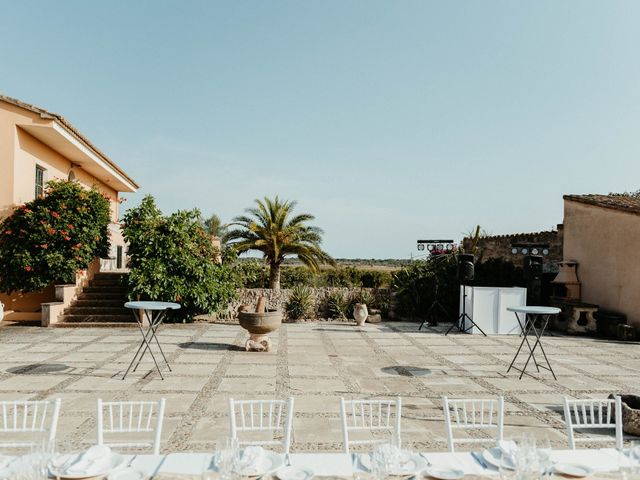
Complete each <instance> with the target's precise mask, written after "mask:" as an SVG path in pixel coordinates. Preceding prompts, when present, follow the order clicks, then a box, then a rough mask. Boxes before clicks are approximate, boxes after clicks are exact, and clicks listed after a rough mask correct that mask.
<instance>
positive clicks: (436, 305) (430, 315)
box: [418, 283, 449, 331]
mask: <svg viewBox="0 0 640 480" xmlns="http://www.w3.org/2000/svg"><path fill="white" fill-rule="evenodd" d="M436 310H439V311H440V312H441V313H443V314H444V318H449V312H447V309H446V308H444V305H442V304H441V303H440V300H438V284H437V283H436V288H435V298H434V299H433V302H431V305H430V306H429V308H428V309H427V313H426V314H425V317H424V320H422V323H421V324H420V327H419V328H418V331H420V330H422V327H424V325H425V324H427V326H430V327H431V326H434V327H435V326H436V325H438V319H437V316H436V315H437V314H436ZM431 319H433V320H434V321H433V322H432V321H431Z"/></svg>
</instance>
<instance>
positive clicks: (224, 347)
mask: <svg viewBox="0 0 640 480" xmlns="http://www.w3.org/2000/svg"><path fill="white" fill-rule="evenodd" d="M417 327H418V324H415V323H399V322H398V323H395V322H394V323H382V324H377V325H365V326H364V327H361V328H359V327H355V326H354V325H350V324H345V323H340V324H330V323H321V324H320V323H318V324H315V323H304V324H285V325H283V326H282V328H281V329H280V330H279V331H278V332H276V333H274V334H273V335H272V351H270V352H268V353H255V352H245V351H244V348H243V347H244V342H245V340H246V338H247V336H246V333H245V332H244V330H242V329H241V328H240V327H239V326H237V325H216V324H193V325H166V326H163V327H162V329H161V330H160V332H159V338H160V341H161V342H162V344H163V345H164V346H165V353H166V354H167V357H168V360H169V362H170V363H171V365H172V370H173V371H172V372H169V371H167V370H166V369H164V370H163V374H164V375H165V380H161V379H160V377H159V376H158V374H157V372H156V371H155V366H154V364H153V362H152V361H151V358H150V357H147V358H145V360H144V361H143V362H142V363H141V365H140V367H139V368H138V371H136V372H133V373H131V374H130V375H129V376H128V377H127V379H126V380H122V379H121V376H122V374H123V373H124V371H125V370H126V368H127V366H128V365H129V361H130V359H131V358H132V356H133V354H134V352H135V350H136V349H137V348H138V345H139V342H140V336H139V335H137V334H134V333H133V332H132V330H131V329H96V328H87V329H77V330H73V331H69V330H66V329H65V330H62V329H43V328H36V327H20V326H7V327H2V328H0V335H2V338H3V342H1V343H0V353H1V354H2V358H0V400H10V399H43V398H56V397H58V398H61V399H62V402H63V406H62V413H61V418H60V428H59V432H60V435H61V436H62V437H64V439H63V441H70V442H73V443H76V444H77V445H81V446H88V445H90V444H92V443H93V442H94V441H95V408H96V407H95V405H96V399H97V398H103V399H105V400H127V399H132V400H143V399H149V400H151V399H157V398H160V397H165V398H166V399H167V410H166V416H167V418H166V422H165V428H164V429H163V435H162V441H163V450H165V451H176V450H194V449H195V450H203V449H211V448H213V447H214V446H215V445H216V443H218V442H220V441H221V440H222V439H223V438H224V437H225V436H226V435H227V432H228V418H227V410H228V400H229V397H234V398H238V399H242V398H265V399H267V398H273V397H278V398H284V397H287V396H290V395H291V396H294V397H295V399H296V403H295V411H296V416H295V419H294V444H293V450H294V451H313V450H333V451H337V450H340V449H341V448H342V445H341V427H340V419H339V408H340V397H347V398H391V397H395V396H397V395H401V396H402V397H403V420H402V430H403V435H402V437H403V443H404V445H406V446H407V447H409V448H415V449H423V450H444V449H445V448H446V434H445V429H444V419H443V412H442V395H448V396H450V397H470V396H474V397H495V396H496V395H504V396H505V412H506V414H505V431H506V435H508V436H512V435H513V436H515V435H519V434H521V433H522V432H524V431H532V432H533V433H534V434H535V435H537V436H540V437H543V436H548V437H549V438H550V439H551V440H552V442H554V444H556V445H557V446H559V447H560V446H566V435H565V432H564V421H563V418H562V408H561V402H562V396H563V395H567V396H569V397H573V398H604V397H606V396H607V395H608V394H609V393H614V392H619V393H633V392H636V393H637V392H638V390H640V350H639V349H638V345H637V344H633V343H623V342H607V341H603V340H599V339H589V338H583V337H566V336H548V337H546V338H545V339H544V345H545V347H546V349H547V353H548V354H549V359H550V361H551V362H552V365H553V366H554V369H555V371H556V374H557V375H558V380H557V381H556V380H554V379H553V377H552V376H551V374H550V373H548V372H545V371H542V372H541V373H539V374H538V373H535V368H534V369H532V370H531V372H533V374H532V375H525V376H524V377H523V379H522V380H519V379H518V375H519V373H518V372H515V371H511V372H509V373H507V368H508V366H509V364H510V362H511V359H512V356H513V354H514V353H515V350H516V348H517V346H518V344H519V341H520V339H519V338H518V337H517V336H490V337H482V336H471V335H463V334H451V335H448V336H444V335H443V334H442V333H443V330H442V328H437V329H434V328H426V329H423V330H422V331H418V330H417Z"/></svg>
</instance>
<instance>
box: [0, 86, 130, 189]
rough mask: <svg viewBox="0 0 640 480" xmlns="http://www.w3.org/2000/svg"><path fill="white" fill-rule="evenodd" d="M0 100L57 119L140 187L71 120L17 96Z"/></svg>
mask: <svg viewBox="0 0 640 480" xmlns="http://www.w3.org/2000/svg"><path fill="white" fill-rule="evenodd" d="M0 101H3V102H7V103H11V104H13V105H15V106H17V107H20V108H24V109H25V110H30V111H32V112H35V113H37V114H39V115H40V117H42V118H51V119H55V120H57V121H58V122H59V123H60V124H62V125H63V126H64V127H65V128H66V129H67V130H69V131H70V132H71V133H72V134H73V135H75V136H76V137H77V138H78V139H79V140H80V141H81V142H82V143H84V144H85V145H86V146H87V147H89V148H90V149H91V150H93V151H94V152H96V153H97V154H98V155H99V156H100V157H102V158H103V159H104V160H105V161H106V162H107V163H108V164H109V165H110V166H111V167H113V168H114V169H115V170H116V171H118V172H119V173H120V174H121V175H122V176H124V177H125V178H126V179H127V180H128V181H130V182H131V183H132V184H133V185H135V186H136V188H140V186H139V185H138V184H137V183H136V181H135V180H134V179H133V178H131V177H130V176H129V175H127V173H126V172H125V171H124V170H122V169H121V168H120V167H119V166H118V165H117V164H116V163H114V162H113V161H112V160H111V159H110V158H109V157H107V155H105V154H104V152H102V151H101V150H100V149H98V147H96V146H95V145H94V144H93V143H91V141H90V140H89V139H88V138H87V137H85V136H84V135H83V134H82V133H80V131H79V130H78V129H77V128H76V127H74V126H73V125H72V124H71V122H69V121H68V120H67V119H66V118H64V117H63V116H62V115H59V114H57V113H53V112H50V111H48V110H45V109H44V108H40V107H37V106H35V105H31V104H30V103H26V102H23V101H22V100H18V99H17V98H12V97H8V96H6V95H2V94H0Z"/></svg>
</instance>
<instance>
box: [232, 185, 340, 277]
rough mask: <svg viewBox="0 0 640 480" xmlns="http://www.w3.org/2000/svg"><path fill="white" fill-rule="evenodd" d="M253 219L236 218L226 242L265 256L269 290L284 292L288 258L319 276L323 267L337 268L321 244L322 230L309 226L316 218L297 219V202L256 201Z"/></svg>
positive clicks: (250, 212)
mask: <svg viewBox="0 0 640 480" xmlns="http://www.w3.org/2000/svg"><path fill="white" fill-rule="evenodd" d="M255 203H256V206H255V207H254V208H248V209H247V210H246V211H247V213H248V214H249V215H242V216H239V217H236V218H235V219H234V222H233V223H232V224H231V225H234V226H236V227H237V228H236V229H234V230H231V231H229V232H227V235H226V239H227V241H228V242H233V241H234V240H235V242H233V243H231V244H232V245H233V246H234V248H235V249H236V250H237V251H238V252H239V253H242V252H247V251H249V250H257V251H259V252H262V254H263V256H264V258H265V260H266V261H267V263H268V264H269V288H273V289H276V290H279V289H280V266H281V265H282V262H283V261H284V259H285V258H286V257H288V256H295V257H297V258H298V260H300V261H301V262H302V263H303V264H304V265H305V266H306V267H307V268H309V269H310V270H311V271H313V272H317V271H318V270H319V268H320V265H321V264H324V263H329V264H333V259H332V258H331V257H330V256H329V255H328V254H327V253H325V252H324V251H323V250H322V248H320V244H321V242H322V230H321V229H320V228H318V227H314V226H311V225H308V222H310V221H311V220H313V219H314V218H315V217H314V216H313V215H310V214H308V213H303V214H299V215H295V216H294V215H293V210H294V209H295V206H296V202H289V201H281V200H280V199H279V198H278V197H276V198H275V199H273V200H272V199H269V198H266V197H265V198H264V199H263V200H256V201H255Z"/></svg>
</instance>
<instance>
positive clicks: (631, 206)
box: [562, 194, 640, 215]
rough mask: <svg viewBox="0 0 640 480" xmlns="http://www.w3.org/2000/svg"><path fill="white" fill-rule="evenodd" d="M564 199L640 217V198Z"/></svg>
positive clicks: (602, 196)
mask: <svg viewBox="0 0 640 480" xmlns="http://www.w3.org/2000/svg"><path fill="white" fill-rule="evenodd" d="M562 198H564V199H565V200H571V201H572V202H579V203H586V204H588V205H595V206H596V207H602V208H609V209H612V210H620V211H623V212H628V213H635V214H637V215H640V197H635V196H632V195H622V194H613V195H612V194H609V195H597V194H589V195H564V196H563V197H562Z"/></svg>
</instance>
